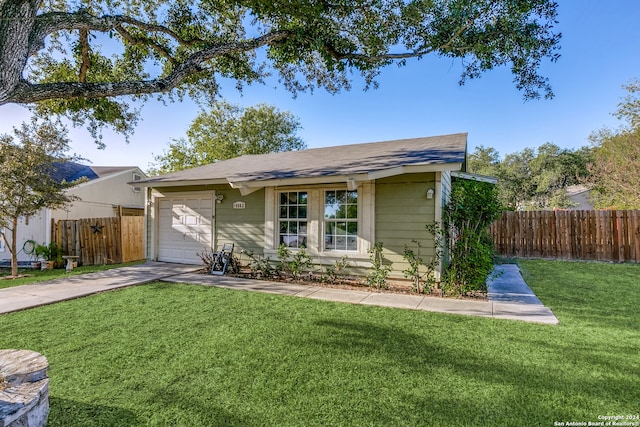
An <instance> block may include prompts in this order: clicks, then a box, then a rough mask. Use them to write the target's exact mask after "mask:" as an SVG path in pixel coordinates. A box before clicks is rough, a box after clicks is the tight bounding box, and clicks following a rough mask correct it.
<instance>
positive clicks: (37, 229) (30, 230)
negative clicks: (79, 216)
mask: <svg viewBox="0 0 640 427" xmlns="http://www.w3.org/2000/svg"><path fill="white" fill-rule="evenodd" d="M6 231H7V233H8V234H9V236H8V237H9V239H11V237H10V234H11V232H10V231H9V230H6ZM50 235H51V216H50V213H49V210H48V209H41V210H40V211H39V212H38V213H37V214H35V215H33V216H30V217H20V218H19V219H18V235H17V251H18V261H30V260H31V258H32V257H31V255H29V254H27V253H26V252H25V250H24V249H23V247H24V246H25V242H26V241H27V240H33V241H35V242H36V243H39V244H47V243H49V236H50ZM0 240H2V239H1V238H0ZM25 249H26V248H25ZM10 259H11V252H10V251H9V248H8V245H4V247H1V248H0V260H10Z"/></svg>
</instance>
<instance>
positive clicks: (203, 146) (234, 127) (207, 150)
mask: <svg viewBox="0 0 640 427" xmlns="http://www.w3.org/2000/svg"><path fill="white" fill-rule="evenodd" d="M299 129H300V122H299V121H298V119H297V118H296V117H295V116H294V115H293V114H291V113H290V112H288V111H284V112H283V111H279V110H278V109H277V108H275V107H273V106H271V105H266V104H259V105H257V106H255V107H247V108H241V107H239V106H237V105H231V104H229V103H226V102H219V103H217V104H216V105H215V106H214V107H213V108H212V109H211V110H209V111H206V112H202V113H200V114H199V115H198V117H196V119H195V120H194V121H193V122H192V123H191V126H190V127H189V130H188V131H187V139H186V140H185V139H184V138H182V139H178V140H174V141H172V142H170V143H169V148H168V149H167V150H165V151H164V153H163V154H160V155H156V156H154V159H155V161H156V164H155V166H154V168H153V170H152V171H151V173H152V174H158V173H169V172H174V171H178V170H182V169H188V168H192V167H196V166H201V165H206V164H209V163H214V162H217V161H219V160H226V159H230V158H232V157H237V156H242V155H244V154H266V153H274V152H280V151H292V150H301V149H304V148H306V144H305V143H304V141H303V140H302V139H301V138H300V137H299V136H297V135H296V132H297V131H298V130H299Z"/></svg>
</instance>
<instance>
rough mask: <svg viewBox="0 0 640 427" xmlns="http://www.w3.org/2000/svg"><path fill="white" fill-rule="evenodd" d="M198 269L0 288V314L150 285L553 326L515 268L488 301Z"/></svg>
mask: <svg viewBox="0 0 640 427" xmlns="http://www.w3.org/2000/svg"><path fill="white" fill-rule="evenodd" d="M198 269H199V267H198V266H190V265H179V264H166V263H157V262H148V263H146V264H140V265H136V266H131V267H123V268H118V269H112V270H107V271H103V272H99V273H91V274H85V275H81V276H72V277H69V278H64V279H57V280H54V281H50V282H41V283H38V284H33V285H25V286H16V287H13V288H6V289H0V313H8V312H12V311H18V310H24V309H26V308H30V307H36V306H39V305H44V304H51V303H53V302H57V301H63V300H67V299H72V298H78V297H81V296H85V295H89V294H93V293H98V292H104V291H108V290H113V289H118V288H123V287H127V286H133V285H137V284H142V283H148V282H151V281H154V280H163V281H166V282H176V283H177V282H183V283H193V284H201V285H208V286H217V287H223V288H230V289H238V290H245V291H256V292H265V293H274V294H283V295H292V296H298V297H305V298H313V299H320V300H326V301H335V302H345V303H351V304H364V305H377V306H384V307H394V308H403V309H413V310H425V311H434V312H440V313H451V314H460V315H469V316H482V317H493V318H497V319H510V320H522V321H526V322H536V323H547V324H557V323H558V319H557V318H556V317H555V316H554V315H553V313H552V312H551V310H549V309H548V308H547V307H545V306H544V305H542V303H541V302H540V300H538V298H537V297H536V296H535V295H534V294H533V292H532V291H531V289H529V287H528V286H527V285H526V283H525V282H524V280H523V279H522V276H521V275H520V271H519V270H518V267H517V266H515V265H498V266H496V272H497V273H498V274H496V275H495V278H494V279H492V280H490V281H489V282H488V286H489V301H474V300H462V299H451V298H434V297H425V296H421V295H401V294H392V293H381V292H369V291H352V290H343V289H334V288H325V287H322V286H310V285H302V284H295V283H281V282H268V281H262V280H250V279H239V278H235V277H228V276H212V275H206V274H198V273H196V270H198Z"/></svg>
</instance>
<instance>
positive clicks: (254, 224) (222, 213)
mask: <svg viewBox="0 0 640 427" xmlns="http://www.w3.org/2000/svg"><path fill="white" fill-rule="evenodd" d="M216 195H222V196H223V197H224V198H223V200H222V202H221V203H216V231H217V233H216V243H217V245H218V246H222V245H223V244H224V243H235V249H234V252H235V253H236V254H237V255H238V256H239V255H240V251H241V250H243V249H244V250H250V251H253V252H256V253H259V254H262V251H263V249H264V220H265V217H264V204H265V201H264V197H265V196H264V190H260V191H256V192H255V193H251V194H249V195H247V196H242V195H240V191H238V190H233V189H229V188H228V187H226V188H225V189H220V190H216ZM233 202H244V203H245V208H244V209H233Z"/></svg>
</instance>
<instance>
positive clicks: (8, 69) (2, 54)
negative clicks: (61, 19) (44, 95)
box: [0, 0, 39, 105]
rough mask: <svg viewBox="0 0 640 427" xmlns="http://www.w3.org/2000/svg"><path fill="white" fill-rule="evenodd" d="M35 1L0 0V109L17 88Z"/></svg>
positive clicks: (34, 12) (23, 63) (24, 60)
mask: <svg viewBox="0 0 640 427" xmlns="http://www.w3.org/2000/svg"><path fill="white" fill-rule="evenodd" d="M38 3H39V2H38V1H37V0H27V1H25V0H0V16H2V19H0V105H1V104H3V101H6V100H7V99H10V97H11V94H12V93H13V91H14V90H15V89H16V88H17V87H18V86H19V85H20V84H21V83H24V82H23V81H22V72H23V70H24V69H25V67H26V64H27V60H28V58H29V48H30V46H29V38H30V36H31V33H32V30H33V27H34V25H35V22H36V20H35V16H36V12H37V10H38Z"/></svg>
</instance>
